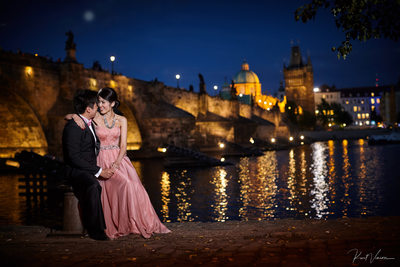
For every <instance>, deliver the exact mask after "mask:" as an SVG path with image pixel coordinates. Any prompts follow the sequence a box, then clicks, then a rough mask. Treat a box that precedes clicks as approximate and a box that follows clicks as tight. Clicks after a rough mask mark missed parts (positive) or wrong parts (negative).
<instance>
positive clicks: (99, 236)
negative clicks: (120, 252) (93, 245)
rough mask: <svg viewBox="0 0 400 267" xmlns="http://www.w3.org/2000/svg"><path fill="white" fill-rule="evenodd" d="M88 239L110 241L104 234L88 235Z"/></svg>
mask: <svg viewBox="0 0 400 267" xmlns="http://www.w3.org/2000/svg"><path fill="white" fill-rule="evenodd" d="M89 237H90V238H92V239H94V240H100V241H106V240H110V239H109V238H108V236H107V235H106V234H105V233H104V232H100V233H93V234H89Z"/></svg>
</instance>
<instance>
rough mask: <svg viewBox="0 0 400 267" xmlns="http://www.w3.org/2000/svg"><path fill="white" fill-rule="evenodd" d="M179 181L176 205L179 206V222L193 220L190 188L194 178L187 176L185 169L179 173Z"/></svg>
mask: <svg viewBox="0 0 400 267" xmlns="http://www.w3.org/2000/svg"><path fill="white" fill-rule="evenodd" d="M179 176H180V177H179V181H180V182H179V183H178V185H177V187H176V190H177V193H175V197H176V202H177V203H176V206H177V213H178V214H177V218H176V220H177V221H178V222H183V221H189V222H191V221H193V217H192V213H191V211H190V208H191V205H192V204H191V201H190V200H191V199H190V195H189V193H190V192H188V190H190V187H191V184H192V179H191V178H190V177H188V176H187V170H183V171H182V172H181V173H180V175H179Z"/></svg>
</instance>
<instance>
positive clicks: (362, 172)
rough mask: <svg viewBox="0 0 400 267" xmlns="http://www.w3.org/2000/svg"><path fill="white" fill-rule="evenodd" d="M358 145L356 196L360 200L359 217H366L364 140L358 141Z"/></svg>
mask: <svg viewBox="0 0 400 267" xmlns="http://www.w3.org/2000/svg"><path fill="white" fill-rule="evenodd" d="M358 144H359V147H360V159H359V160H360V161H359V162H360V163H359V164H360V167H359V168H358V175H357V176H358V178H359V179H358V183H359V185H358V188H359V191H358V194H359V198H360V205H361V212H360V213H361V214H360V215H367V205H366V202H367V194H366V181H365V180H366V177H367V167H366V165H365V151H364V139H359V140H358Z"/></svg>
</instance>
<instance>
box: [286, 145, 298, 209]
mask: <svg viewBox="0 0 400 267" xmlns="http://www.w3.org/2000/svg"><path fill="white" fill-rule="evenodd" d="M295 177H296V160H295V158H294V150H293V149H291V150H290V152H289V172H288V178H287V183H288V190H289V193H290V196H289V203H290V207H289V209H290V210H295V209H296V208H295V203H296V201H295V198H296V185H295V184H296V181H295Z"/></svg>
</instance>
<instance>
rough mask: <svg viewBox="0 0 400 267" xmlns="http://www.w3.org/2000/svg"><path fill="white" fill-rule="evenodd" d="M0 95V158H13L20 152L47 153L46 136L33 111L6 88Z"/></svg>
mask: <svg viewBox="0 0 400 267" xmlns="http://www.w3.org/2000/svg"><path fill="white" fill-rule="evenodd" d="M0 94H1V97H0V122H2V126H1V127H0V157H2V158H6V157H13V156H14V155H15V153H16V152H19V151H22V150H31V151H33V152H36V153H39V154H41V155H44V154H45V153H47V149H48V144H47V140H46V136H45V134H44V131H43V127H42V125H41V123H40V121H39V119H38V117H37V116H36V114H35V112H34V111H33V109H32V108H31V107H30V106H29V104H28V103H27V102H26V101H25V100H24V99H23V98H22V97H20V96H19V95H17V94H16V93H14V92H11V91H10V90H8V89H6V88H1V93H0Z"/></svg>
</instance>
